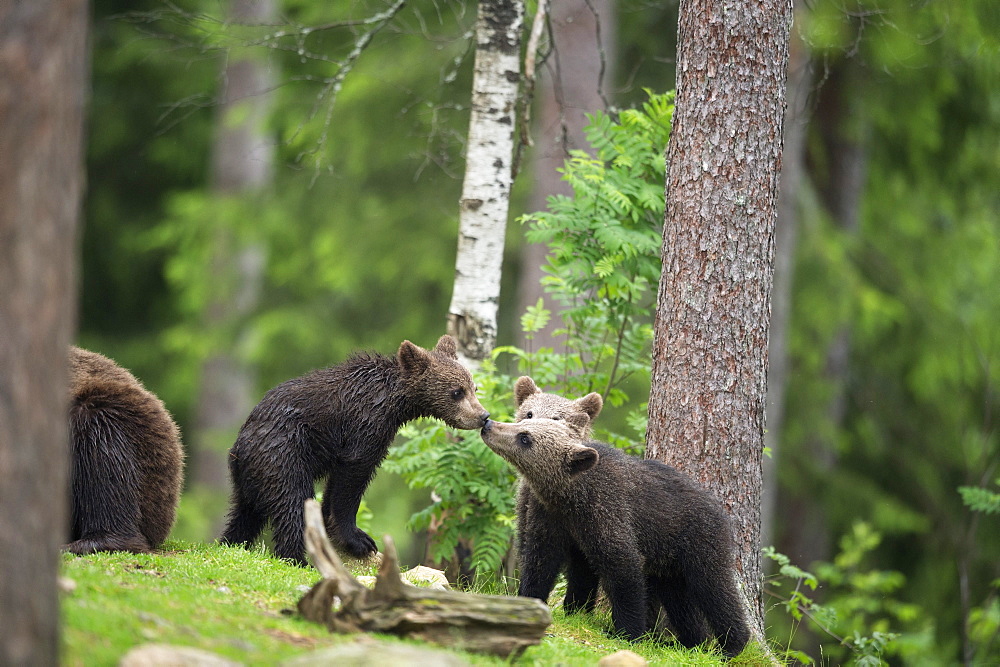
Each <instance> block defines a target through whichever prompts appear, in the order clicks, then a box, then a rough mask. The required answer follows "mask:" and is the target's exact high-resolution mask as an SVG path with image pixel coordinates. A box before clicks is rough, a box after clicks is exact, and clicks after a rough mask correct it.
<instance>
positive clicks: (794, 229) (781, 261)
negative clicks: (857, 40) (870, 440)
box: [760, 2, 812, 545]
mask: <svg viewBox="0 0 1000 667" xmlns="http://www.w3.org/2000/svg"><path fill="white" fill-rule="evenodd" d="M801 4H802V3H801V2H797V3H796V10H795V11H796V14H797V15H798V13H799V11H800V8H799V5H801ZM811 89H812V62H811V60H810V58H809V50H808V47H807V45H806V43H805V42H804V41H803V39H802V36H801V35H800V34H799V31H798V30H793V34H792V36H791V41H790V44H789V49H788V85H787V87H786V89H785V90H786V92H785V97H786V99H787V100H788V108H787V109H786V110H785V146H784V150H783V152H782V161H781V183H780V186H779V188H778V195H779V196H778V220H777V223H776V225H775V232H774V287H773V288H772V290H771V330H770V334H769V336H768V352H767V359H768V361H767V405H766V407H765V413H766V420H765V423H766V424H767V431H766V432H765V433H764V445H765V446H766V447H768V448H769V449H770V456H765V457H764V460H763V472H764V477H763V481H764V487H763V494H762V497H761V530H760V536H761V544H763V545H771V544H774V540H775V530H774V523H775V513H776V509H777V504H778V474H777V472H778V457H779V456H780V455H781V447H780V442H781V430H782V428H783V426H784V422H785V386H786V384H787V378H788V364H789V354H788V335H789V326H790V321H791V311H792V285H793V283H794V271H795V250H796V247H797V245H798V228H799V210H800V202H801V195H800V191H801V189H802V182H803V175H804V174H803V172H804V170H805V148H806V130H807V128H808V125H809V105H808V100H809V98H810V92H811Z"/></svg>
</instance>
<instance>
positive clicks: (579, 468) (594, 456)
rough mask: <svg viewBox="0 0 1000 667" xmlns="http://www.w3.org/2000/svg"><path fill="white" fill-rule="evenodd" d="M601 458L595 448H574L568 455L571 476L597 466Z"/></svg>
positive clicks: (567, 464)
mask: <svg viewBox="0 0 1000 667" xmlns="http://www.w3.org/2000/svg"><path fill="white" fill-rule="evenodd" d="M600 458H601V457H600V456H599V455H598V453H597V450H596V449H594V448H593V447H574V448H573V449H572V450H570V452H569V454H567V455H566V467H567V468H569V474H570V476H571V477H572V476H574V475H578V474H580V473H581V472H587V471H588V470H590V469H591V468H593V467H594V466H596V465H597V462H598V461H599V460H600Z"/></svg>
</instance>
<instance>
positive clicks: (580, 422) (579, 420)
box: [566, 412, 590, 433]
mask: <svg viewBox="0 0 1000 667" xmlns="http://www.w3.org/2000/svg"><path fill="white" fill-rule="evenodd" d="M566 423H567V424H569V425H570V426H572V427H573V428H575V429H576V430H577V431H579V432H580V433H586V432H587V429H588V428H590V417H588V416H587V415H585V414H584V413H582V412H572V413H570V414H568V415H567V416H566Z"/></svg>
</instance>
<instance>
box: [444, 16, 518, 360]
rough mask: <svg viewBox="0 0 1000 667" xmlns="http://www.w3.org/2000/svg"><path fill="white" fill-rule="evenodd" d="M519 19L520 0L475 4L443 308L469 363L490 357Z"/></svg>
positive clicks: (511, 142)
mask: <svg viewBox="0 0 1000 667" xmlns="http://www.w3.org/2000/svg"><path fill="white" fill-rule="evenodd" d="M523 21H524V5H523V3H522V2H521V1H520V0H481V1H480V3H479V14H478V18H477V20H476V62H475V73H474V75H473V81H472V113H471V116H470V118H469V139H468V144H467V146H466V154H465V165H466V166H465V181H464V182H463V184H462V197H461V200H460V202H459V229H458V254H457V256H456V259H455V287H454V292H453V293H452V298H451V305H450V306H449V308H448V333H449V334H451V335H452V336H454V337H455V339H456V340H457V341H458V348H459V358H460V359H462V361H463V362H465V363H466V364H469V365H472V366H475V365H477V364H478V362H479V361H481V360H482V359H486V358H487V357H488V356H489V354H490V352H491V351H492V350H493V346H494V344H495V342H496V336H497V303H498V301H499V298H500V267H501V265H502V263H503V248H504V234H505V232H506V229H507V214H508V209H509V205H510V186H511V178H512V176H511V160H512V158H513V153H514V116H515V108H516V104H517V91H518V84H519V83H520V47H521V27H522V24H523Z"/></svg>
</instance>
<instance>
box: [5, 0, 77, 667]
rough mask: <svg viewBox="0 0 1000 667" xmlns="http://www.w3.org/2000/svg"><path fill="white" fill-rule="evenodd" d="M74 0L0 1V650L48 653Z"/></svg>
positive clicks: (70, 223) (71, 238) (67, 257)
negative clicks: (0, 342)
mask: <svg viewBox="0 0 1000 667" xmlns="http://www.w3.org/2000/svg"><path fill="white" fill-rule="evenodd" d="M87 25H88V4H87V2H86V1H85V0H32V2H13V3H12V2H3V3H0V285H2V288H0V340H2V344H0V664H3V665H53V664H57V663H58V658H59V598H58V595H57V592H56V574H57V571H58V565H59V546H60V545H61V544H62V543H63V542H65V541H66V538H67V536H68V514H69V511H68V509H69V492H68V468H69V462H68V458H69V457H68V448H67V439H68V429H67V408H68V406H67V394H68V391H67V386H68V376H67V368H66V359H67V351H68V347H69V344H70V343H71V341H72V337H73V331H74V328H75V324H76V264H77V259H76V246H77V228H78V220H79V215H80V198H81V193H82V190H83V180H84V179H83V166H82V165H83V161H82V135H83V107H84V98H85V83H86V80H87V75H88V67H87V64H88V57H87V49H86V44H87Z"/></svg>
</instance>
